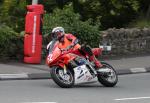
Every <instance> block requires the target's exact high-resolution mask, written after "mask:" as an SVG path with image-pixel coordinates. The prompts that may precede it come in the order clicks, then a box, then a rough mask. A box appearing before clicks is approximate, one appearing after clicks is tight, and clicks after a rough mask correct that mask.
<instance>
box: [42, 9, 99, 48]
mask: <svg viewBox="0 0 150 103" xmlns="http://www.w3.org/2000/svg"><path fill="white" fill-rule="evenodd" d="M91 24H92V22H91V21H90V20H88V21H85V22H83V21H81V20H80V16H79V14H76V13H74V12H73V9H72V8H71V7H70V6H66V7H64V9H62V10H61V9H55V10H54V11H53V13H52V14H45V15H44V26H43V34H47V33H50V32H51V30H52V28H54V27H56V26H62V27H64V28H65V32H66V33H72V34H74V35H76V36H77V37H78V38H79V39H80V40H81V42H87V43H88V44H89V45H90V46H92V47H95V46H98V44H99V34H100V32H99V29H98V26H97V25H94V26H93V25H91Z"/></svg>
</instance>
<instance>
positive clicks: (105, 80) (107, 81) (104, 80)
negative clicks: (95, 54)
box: [97, 62, 118, 87]
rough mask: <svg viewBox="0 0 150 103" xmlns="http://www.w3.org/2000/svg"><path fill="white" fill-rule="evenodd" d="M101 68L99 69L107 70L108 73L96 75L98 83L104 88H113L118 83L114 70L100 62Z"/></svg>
mask: <svg viewBox="0 0 150 103" xmlns="http://www.w3.org/2000/svg"><path fill="white" fill-rule="evenodd" d="M101 63H102V65H103V67H102V68H100V69H108V70H109V72H108V73H104V74H102V73H98V75H97V77H98V81H99V82H100V83H101V84H102V85H104V86H106V87H114V86H115V85H116V84H117V82H118V76H117V73H116V71H115V69H114V68H113V67H112V66H111V65H109V64H108V63H106V62H101Z"/></svg>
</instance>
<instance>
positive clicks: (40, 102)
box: [22, 102, 57, 103]
mask: <svg viewBox="0 0 150 103" xmlns="http://www.w3.org/2000/svg"><path fill="white" fill-rule="evenodd" d="M22 103H57V102H22Z"/></svg>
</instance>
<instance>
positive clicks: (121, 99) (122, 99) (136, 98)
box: [115, 97, 150, 101]
mask: <svg viewBox="0 0 150 103" xmlns="http://www.w3.org/2000/svg"><path fill="white" fill-rule="evenodd" d="M138 99H150V97H134V98H120V99H115V100H116V101H125V100H138Z"/></svg>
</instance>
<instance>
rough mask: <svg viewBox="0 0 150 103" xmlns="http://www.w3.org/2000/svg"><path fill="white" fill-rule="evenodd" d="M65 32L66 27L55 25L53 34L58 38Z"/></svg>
mask: <svg viewBox="0 0 150 103" xmlns="http://www.w3.org/2000/svg"><path fill="white" fill-rule="evenodd" d="M64 34H65V32H64V28H63V27H55V28H53V30H52V36H53V37H56V38H57V39H59V38H60V37H62V36H63V35H64Z"/></svg>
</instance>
